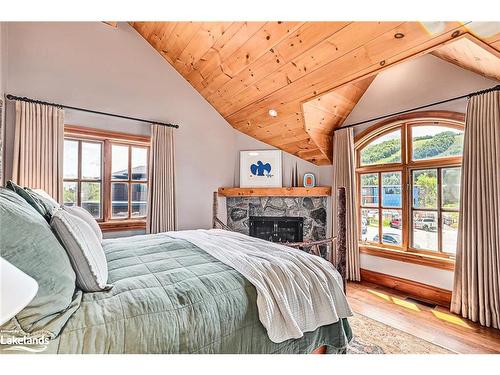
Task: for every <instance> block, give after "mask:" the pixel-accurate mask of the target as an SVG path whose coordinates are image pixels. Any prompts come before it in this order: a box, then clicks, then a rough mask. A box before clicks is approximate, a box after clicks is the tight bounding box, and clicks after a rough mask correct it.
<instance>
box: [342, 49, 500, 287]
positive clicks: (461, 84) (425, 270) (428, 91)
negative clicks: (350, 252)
mask: <svg viewBox="0 0 500 375" xmlns="http://www.w3.org/2000/svg"><path fill="white" fill-rule="evenodd" d="M495 84H496V82H494V81H492V80H489V79H486V78H484V77H482V76H480V75H477V74H475V73H472V72H470V71H467V70H464V69H462V68H459V67H457V66H455V65H453V64H450V63H448V62H445V61H443V60H441V59H439V58H437V57H434V56H432V55H425V56H422V57H419V58H416V59H413V60H410V61H408V62H405V63H403V64H400V65H397V66H395V67H393V68H391V69H388V70H386V71H384V72H382V73H381V74H379V75H378V76H377V77H376V78H375V80H374V81H373V82H372V84H371V85H370V87H369V88H368V90H366V92H365V94H364V95H363V97H362V98H361V99H360V101H359V102H358V104H357V105H356V107H355V108H354V110H353V111H352V112H351V114H350V115H349V117H348V118H347V119H346V121H345V124H351V123H355V122H359V121H363V120H366V119H369V118H372V117H376V116H380V115H384V114H387V113H393V112H397V111H401V110H405V109H408V108H413V107H417V106H420V105H425V104H428V103H432V102H435V101H440V100H443V99H448V98H451V97H455V96H460V95H463V94H468V93H470V92H473V91H477V90H482V89H485V88H488V87H491V86H494V85H495ZM466 105H467V102H466V100H460V101H455V102H450V103H446V104H444V105H440V106H434V107H430V108H427V109H434V110H448V111H456V112H462V113H465V110H466ZM373 124H374V122H371V123H368V124H366V125H363V126H359V127H357V128H355V134H359V133H360V132H361V131H363V130H364V129H366V128H367V127H369V126H371V125H373ZM361 267H362V268H364V269H368V270H372V271H376V272H381V273H385V274H389V275H394V276H397V277H401V278H405V279H410V280H415V281H418V282H421V283H424V284H429V285H434V286H437V287H440V288H443V289H448V290H451V289H452V288H453V272H452V271H447V270H441V269H437V268H432V267H426V266H420V265H415V264H411V263H404V262H399V261H395V260H390V259H385V258H380V257H375V256H371V255H367V254H362V255H361Z"/></svg>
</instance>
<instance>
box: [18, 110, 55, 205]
mask: <svg viewBox="0 0 500 375" xmlns="http://www.w3.org/2000/svg"><path fill="white" fill-rule="evenodd" d="M63 148H64V111H63V110H62V109H61V108H58V107H54V106H49V105H44V104H35V103H27V102H21V101H16V128H15V135H14V160H13V167H12V180H13V181H14V182H15V183H17V184H19V185H21V186H27V187H30V188H35V189H43V190H45V191H46V192H47V193H48V194H50V195H51V196H52V197H53V198H54V199H55V200H57V201H58V202H62V200H63V188H62V181H63Z"/></svg>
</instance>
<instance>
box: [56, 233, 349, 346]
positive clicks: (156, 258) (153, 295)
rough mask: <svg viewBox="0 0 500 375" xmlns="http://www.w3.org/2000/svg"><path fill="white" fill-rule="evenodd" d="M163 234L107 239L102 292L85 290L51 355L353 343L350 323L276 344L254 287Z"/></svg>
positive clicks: (241, 277) (330, 326) (194, 249)
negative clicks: (262, 316) (106, 277)
mask: <svg viewBox="0 0 500 375" xmlns="http://www.w3.org/2000/svg"><path fill="white" fill-rule="evenodd" d="M165 238H166V237H165V236H164V235H144V236H136V237H129V238H125V239H113V240H105V241H104V243H103V247H104V249H105V252H106V257H107V259H108V265H109V280H108V281H109V282H110V283H112V284H113V285H114V287H113V288H112V289H111V290H110V291H107V292H98V293H84V294H83V298H82V301H81V304H80V308H79V309H78V310H77V311H76V312H75V313H74V314H73V315H72V317H71V318H70V319H69V320H68V322H67V324H66V326H65V327H64V329H63V331H62V332H61V334H60V335H59V337H58V338H57V339H56V340H54V341H53V342H52V343H51V344H50V346H49V348H48V349H49V350H48V352H57V353H309V352H311V351H313V350H314V349H316V348H318V347H319V346H321V345H327V346H328V351H329V352H332V353H335V352H339V351H341V350H343V349H344V348H345V346H346V345H347V342H348V341H349V340H350V339H351V330H350V327H349V324H348V322H347V320H343V321H341V322H337V323H335V324H331V325H328V326H324V327H320V328H319V329H317V330H316V331H314V332H308V333H307V334H306V335H304V337H302V338H300V339H295V340H288V341H285V342H282V343H279V344H276V343H273V342H272V341H270V340H269V338H268V337H267V334H266V331H265V328H264V327H263V326H262V324H261V323H260V321H259V317H258V312H257V303H256V298H257V296H256V290H255V288H254V287H253V285H251V284H250V283H249V282H248V281H247V280H246V279H245V278H244V277H243V276H241V275H240V274H239V273H238V272H236V271H235V270H234V269H232V268H230V267H228V266H226V265H225V264H223V263H221V262H220V261H218V260H217V259H215V258H213V257H212V256H210V255H208V254H207V253H206V252H204V251H203V250H201V249H199V248H197V247H195V246H194V245H192V244H190V243H188V242H185V241H182V240H174V239H171V240H168V241H165Z"/></svg>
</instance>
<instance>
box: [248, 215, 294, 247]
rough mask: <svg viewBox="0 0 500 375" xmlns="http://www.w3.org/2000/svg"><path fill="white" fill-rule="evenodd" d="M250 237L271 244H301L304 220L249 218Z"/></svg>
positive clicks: (283, 217) (264, 217)
mask: <svg viewBox="0 0 500 375" xmlns="http://www.w3.org/2000/svg"><path fill="white" fill-rule="evenodd" d="M249 225H250V233H249V234H250V236H252V237H257V238H261V239H263V240H267V241H271V242H302V241H303V235H304V234H303V229H304V218H303V217H291V216H279V217H276V216H250V222H249Z"/></svg>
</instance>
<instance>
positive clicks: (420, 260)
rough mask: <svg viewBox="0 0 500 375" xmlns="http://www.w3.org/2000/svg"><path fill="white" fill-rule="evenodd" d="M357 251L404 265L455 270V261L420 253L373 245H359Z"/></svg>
mask: <svg viewBox="0 0 500 375" xmlns="http://www.w3.org/2000/svg"><path fill="white" fill-rule="evenodd" d="M359 251H360V252H361V253H363V254H368V255H373V256H376V257H381V258H386V259H392V260H397V261H400V262H405V263H413V264H419V265H421V266H427V267H434V268H440V269H443V270H451V271H452V270H454V269H455V260H454V259H450V258H443V257H439V256H432V255H428V254H422V253H414V252H410V251H402V250H392V249H386V248H382V247H377V246H373V245H367V244H365V243H360V244H359Z"/></svg>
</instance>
